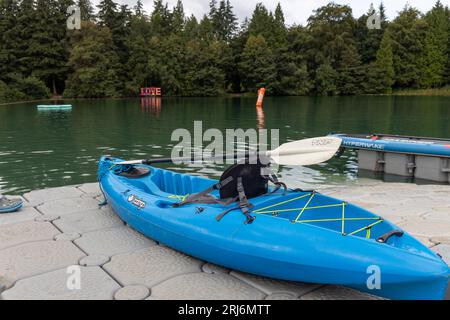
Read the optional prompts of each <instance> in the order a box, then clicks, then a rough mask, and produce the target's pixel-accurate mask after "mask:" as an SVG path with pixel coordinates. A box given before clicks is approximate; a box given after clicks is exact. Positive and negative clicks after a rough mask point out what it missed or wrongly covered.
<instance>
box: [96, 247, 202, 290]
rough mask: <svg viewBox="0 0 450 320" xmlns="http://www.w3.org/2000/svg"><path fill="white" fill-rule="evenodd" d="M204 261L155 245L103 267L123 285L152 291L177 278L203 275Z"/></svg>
mask: <svg viewBox="0 0 450 320" xmlns="http://www.w3.org/2000/svg"><path fill="white" fill-rule="evenodd" d="M201 264H202V262H201V261H199V260H197V259H195V258H192V257H189V256H187V255H185V254H183V253H180V252H177V251H174V250H172V249H170V248H167V247H165V246H159V245H155V246H151V247H148V248H145V249H142V250H138V251H135V252H132V253H126V254H121V255H117V256H114V257H112V259H111V261H110V262H109V263H107V264H105V265H104V266H103V268H104V269H105V270H106V271H107V272H108V273H109V274H111V275H112V276H113V277H114V279H116V280H117V281H119V283H120V284H122V285H132V284H142V285H145V286H147V287H149V288H151V287H152V286H154V285H156V284H158V283H160V282H162V281H164V280H167V279H169V278H172V277H174V276H177V275H181V274H186V273H192V272H200V271H201V269H200V266H201Z"/></svg>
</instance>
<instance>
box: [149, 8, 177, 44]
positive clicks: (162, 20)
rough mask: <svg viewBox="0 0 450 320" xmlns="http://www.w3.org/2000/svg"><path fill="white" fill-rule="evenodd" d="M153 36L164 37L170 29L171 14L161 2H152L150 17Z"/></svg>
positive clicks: (168, 33)
mask: <svg viewBox="0 0 450 320" xmlns="http://www.w3.org/2000/svg"><path fill="white" fill-rule="evenodd" d="M150 21H151V25H152V30H153V34H155V35H157V36H159V37H164V36H168V35H170V33H171V31H172V29H171V13H170V11H169V9H168V7H167V3H166V4H164V3H163V1H162V0H155V1H154V2H153V12H152V14H151V17H150Z"/></svg>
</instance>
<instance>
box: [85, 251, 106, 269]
mask: <svg viewBox="0 0 450 320" xmlns="http://www.w3.org/2000/svg"><path fill="white" fill-rule="evenodd" d="M109 260H110V259H109V257H108V256H105V255H102V254H93V255H89V256H86V257H83V258H81V259H80V261H78V264H79V265H80V266H84V267H93V266H102V265H104V264H105V263H107V262H108V261H109Z"/></svg>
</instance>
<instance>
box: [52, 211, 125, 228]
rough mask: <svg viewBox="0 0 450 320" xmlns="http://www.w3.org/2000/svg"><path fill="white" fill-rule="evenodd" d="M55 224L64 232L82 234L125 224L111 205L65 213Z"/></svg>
mask: <svg viewBox="0 0 450 320" xmlns="http://www.w3.org/2000/svg"><path fill="white" fill-rule="evenodd" d="M54 224H55V225H56V226H57V227H58V228H59V229H60V230H62V231H63V232H77V233H80V234H83V233H86V232H90V231H95V230H101V229H109V228H114V227H120V226H123V225H124V223H123V222H122V220H120V218H119V217H118V216H117V214H115V213H114V212H113V211H112V210H111V208H110V207H102V208H101V209H100V208H97V209H92V210H88V211H85V212H78V213H72V214H69V215H65V216H62V217H61V219H58V220H56V221H54Z"/></svg>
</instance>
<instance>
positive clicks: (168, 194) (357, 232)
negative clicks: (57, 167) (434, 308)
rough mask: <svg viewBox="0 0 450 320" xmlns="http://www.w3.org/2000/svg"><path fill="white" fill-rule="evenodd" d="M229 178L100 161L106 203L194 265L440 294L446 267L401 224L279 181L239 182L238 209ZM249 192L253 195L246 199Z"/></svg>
mask: <svg viewBox="0 0 450 320" xmlns="http://www.w3.org/2000/svg"><path fill="white" fill-rule="evenodd" d="M244 169H246V168H244ZM227 172H229V170H227V171H225V173H224V175H223V176H222V178H221V179H220V180H219V181H217V180H212V179H207V178H203V177H199V176H192V175H187V174H181V173H176V172H173V171H169V170H164V169H160V168H157V167H154V166H151V165H145V164H134V165H132V164H122V160H120V159H117V158H112V157H102V158H101V159H100V162H99V169H98V176H99V182H100V186H101V189H102V191H103V193H104V195H105V200H106V201H107V202H108V203H109V204H110V205H111V207H112V208H113V209H114V211H115V212H116V213H117V214H118V215H119V216H120V217H121V219H122V220H124V221H125V222H126V223H127V224H129V225H130V226H131V227H133V228H134V229H136V230H137V231H139V232H141V233H143V234H144V235H146V236H148V237H150V238H152V239H154V240H156V241H159V242H161V243H163V244H165V245H167V246H169V247H171V248H173V249H175V250H179V251H182V252H184V253H186V254H189V255H191V256H194V257H197V258H199V259H203V260H206V261H209V262H211V263H215V264H218V265H222V266H225V267H228V268H232V269H236V270H240V271H243V272H248V273H252V274H256V275H261V276H266V277H271V278H276V279H282V280H291V281H300V282H311V283H323V284H337V285H345V286H348V287H352V288H355V289H358V290H361V291H365V292H369V293H371V294H374V295H378V296H381V297H386V298H391V299H442V298H443V297H444V295H445V292H446V288H447V284H448V279H449V275H450V269H449V267H448V266H447V264H446V263H445V262H444V261H443V260H442V259H441V257H440V256H438V255H437V254H436V253H434V252H432V251H431V250H430V249H428V248H427V247H426V246H424V245H423V244H422V243H420V242H419V241H418V240H416V239H415V238H413V237H412V236H411V235H409V234H408V233H406V232H405V231H403V230H402V229H401V228H399V227H398V226H396V225H394V224H392V223H391V222H389V221H387V220H385V219H383V218H382V217H380V216H378V215H376V214H375V213H372V212H369V211H367V210H364V209H362V208H360V207H358V206H355V205H352V204H350V203H347V202H345V201H342V200H339V199H335V198H332V197H329V196H325V195H322V194H320V193H318V192H315V191H312V190H300V189H295V190H292V189H286V190H282V188H279V186H280V185H281V183H279V182H277V187H276V188H268V187H267V185H263V184H261V181H257V180H254V181H252V180H251V179H254V178H252V177H251V176H249V179H250V181H246V182H244V183H242V181H243V180H242V179H241V178H242V177H239V178H238V181H237V183H238V184H237V186H238V190H237V194H238V198H239V200H238V201H239V203H237V202H236V201H228V200H227V199H228V198H226V196H225V194H224V193H223V192H225V191H223V190H225V189H226V186H227V184H228V183H230V182H229V181H232V180H233V179H231V180H230V178H229V177H230V176H229V175H228V177H226V173H227ZM241 172H245V170H244V171H241ZM244 178H245V177H244ZM248 186H251V187H252V188H253V190H258V192H259V195H257V196H251V195H248V197H246V196H245V194H244V189H245V190H246V188H247V187H248ZM243 194H244V196H243V197H242V195H243ZM199 199H203V200H202V201H200V200H199ZM234 200H235V199H234ZM377 279H378V280H377ZM377 281H378V282H377Z"/></svg>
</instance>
